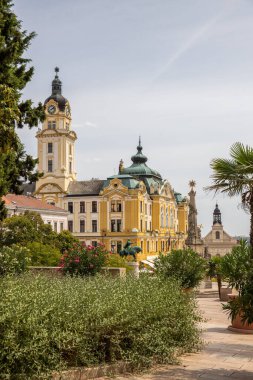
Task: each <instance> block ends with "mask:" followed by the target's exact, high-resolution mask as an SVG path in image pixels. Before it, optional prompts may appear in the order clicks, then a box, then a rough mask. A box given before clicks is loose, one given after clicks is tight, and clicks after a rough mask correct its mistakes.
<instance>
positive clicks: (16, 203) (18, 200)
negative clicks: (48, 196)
mask: <svg viewBox="0 0 253 380" xmlns="http://www.w3.org/2000/svg"><path fill="white" fill-rule="evenodd" d="M2 199H3V200H4V201H5V204H6V206H8V205H10V206H13V207H22V208H24V209H36V210H50V211H56V212H57V211H58V212H59V211H65V212H67V211H66V210H64V209H63V208H60V207H56V206H54V205H51V204H49V203H46V202H43V201H41V200H39V199H37V198H34V197H29V196H27V195H16V194H7V195H5V196H3V197H2Z"/></svg>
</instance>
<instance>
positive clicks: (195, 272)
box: [155, 248, 206, 288]
mask: <svg viewBox="0 0 253 380" xmlns="http://www.w3.org/2000/svg"><path fill="white" fill-rule="evenodd" d="M155 271H156V273H157V274H159V275H161V276H162V277H164V278H170V277H174V278H176V279H177V280H178V281H179V282H180V284H181V286H182V287H183V288H194V287H195V286H197V285H198V284H199V283H200V281H201V280H202V279H203V277H204V275H205V271H206V261H205V260H204V259H203V258H202V257H200V256H199V255H198V254H197V253H196V252H194V251H193V250H192V249H190V248H188V249H183V250H180V249H178V250H172V251H171V252H170V253H168V254H166V255H164V254H160V255H159V257H158V258H157V259H156V260H155Z"/></svg>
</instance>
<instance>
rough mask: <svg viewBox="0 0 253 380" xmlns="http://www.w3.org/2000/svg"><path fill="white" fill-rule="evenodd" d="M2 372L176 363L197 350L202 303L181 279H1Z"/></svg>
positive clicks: (29, 374)
mask: <svg viewBox="0 0 253 380" xmlns="http://www.w3.org/2000/svg"><path fill="white" fill-rule="evenodd" d="M0 292H1V298H0V316H1V317H0V341H1V348H0V373H1V374H2V375H4V374H9V375H10V378H11V379H14V378H15V379H16V378H17V377H15V374H17V373H21V374H24V377H23V378H25V379H31V378H33V375H34V374H37V375H38V374H44V375H42V376H41V378H43V379H44V378H46V375H45V374H46V373H48V372H50V371H52V370H59V369H63V368H67V367H71V366H92V365H97V364H98V363H105V362H107V363H108V362H115V361H117V360H127V361H129V362H131V363H133V364H134V365H136V366H143V365H149V364H151V363H154V362H156V363H172V362H175V359H176V357H177V355H179V354H182V353H184V352H186V351H187V352H190V351H193V350H195V349H196V348H197V347H198V345H199V331H198V328H197V321H199V317H198V315H197V313H196V305H195V303H194V301H193V300H192V299H191V298H190V297H189V296H188V295H186V294H184V293H182V292H181V290H180V288H179V286H178V284H177V282H175V281H173V280H167V281H163V280H162V279H160V278H152V279H150V278H148V277H146V276H144V277H143V278H142V279H139V280H138V279H134V278H131V276H129V277H128V278H126V279H125V280H121V279H119V278H115V279H112V278H109V277H106V276H104V277H102V276H100V275H97V276H95V277H89V278H86V279H85V278H84V279H83V278H78V277H76V278H70V277H64V278H61V279H55V278H47V277H43V276H38V277H35V278H34V277H32V276H31V275H24V276H21V277H18V278H15V277H11V278H8V277H7V278H2V279H0Z"/></svg>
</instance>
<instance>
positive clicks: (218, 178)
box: [206, 142, 253, 259]
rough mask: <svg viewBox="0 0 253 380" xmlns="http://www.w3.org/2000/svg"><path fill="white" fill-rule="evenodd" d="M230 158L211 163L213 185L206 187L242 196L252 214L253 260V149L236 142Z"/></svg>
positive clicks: (215, 160)
mask: <svg viewBox="0 0 253 380" xmlns="http://www.w3.org/2000/svg"><path fill="white" fill-rule="evenodd" d="M230 157H231V158H229V159H226V158H215V159H213V160H212V161H211V164H210V166H211V168H212V170H213V174H212V175H211V178H212V180H213V185H211V186H208V187H206V190H209V191H210V190H211V191H215V193H217V192H221V193H225V194H227V195H228V196H229V197H233V196H236V195H240V196H241V200H242V205H243V207H244V208H245V209H246V210H247V211H249V213H250V246H251V257H252V259H253V148H251V147H250V146H248V145H246V146H244V145H243V144H242V143H239V142H236V143H235V144H233V145H232V147H231V148H230Z"/></svg>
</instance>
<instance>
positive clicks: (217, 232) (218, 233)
mask: <svg viewBox="0 0 253 380" xmlns="http://www.w3.org/2000/svg"><path fill="white" fill-rule="evenodd" d="M215 238H216V239H217V240H218V239H220V231H216V232H215Z"/></svg>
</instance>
